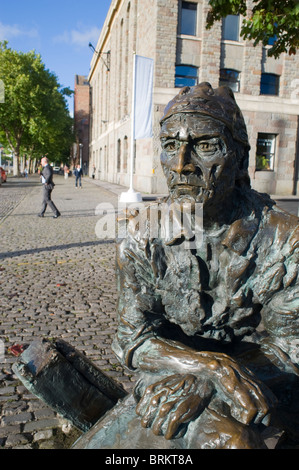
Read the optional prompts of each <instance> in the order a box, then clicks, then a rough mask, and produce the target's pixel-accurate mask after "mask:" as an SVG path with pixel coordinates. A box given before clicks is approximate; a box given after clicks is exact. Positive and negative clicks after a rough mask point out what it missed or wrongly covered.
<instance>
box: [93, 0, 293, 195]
mask: <svg viewBox="0 0 299 470" xmlns="http://www.w3.org/2000/svg"><path fill="white" fill-rule="evenodd" d="M249 6H250V5H249ZM208 9H209V7H208V1H207V0H192V1H183V0H112V2H111V6H110V9H109V11H108V14H107V17H106V20H105V23H104V27H103V29H102V32H101V35H100V38H99V40H98V43H97V45H96V47H95V53H94V55H93V58H92V61H91V69H90V73H89V77H88V80H89V83H90V87H91V131H90V159H91V161H92V164H94V165H95V167H96V178H99V179H102V180H105V181H109V182H113V183H117V184H122V185H124V186H129V181H130V175H129V168H130V163H129V162H130V158H131V155H130V139H131V137H130V136H131V119H130V117H131V102H132V82H133V80H132V74H133V72H132V71H133V66H132V63H133V53H134V52H135V53H136V54H138V55H141V56H144V57H148V58H152V59H154V64H155V65H154V87H153V109H152V119H153V137H152V138H147V139H141V140H136V143H135V151H134V156H133V159H134V179H133V181H134V189H135V190H137V191H142V192H145V193H164V192H165V191H166V185H165V181H164V177H163V175H162V170H161V168H160V163H159V155H160V144H159V120H160V118H161V116H162V113H163V110H164V108H165V106H166V104H167V103H168V102H169V101H170V99H172V98H173V97H174V96H175V95H176V94H177V93H178V92H179V88H180V87H182V86H185V85H194V84H196V83H200V82H203V81H208V82H210V83H211V85H212V86H213V87H217V86H219V85H221V84H226V85H229V86H230V87H231V88H232V89H233V90H234V91H235V96H236V100H237V102H238V104H239V106H240V108H241V109H242V111H243V114H244V117H245V120H246V124H247V128H248V133H249V139H250V144H251V151H250V176H251V180H252V186H253V187H254V188H255V189H257V190H259V191H262V192H268V193H270V194H285V195H292V194H297V193H298V191H299V184H298V169H299V168H298V167H299V156H298V134H299V133H298V114H299V112H298V108H299V74H298V71H299V57H298V55H297V56H289V55H287V54H282V55H281V56H280V57H279V58H278V59H276V60H275V59H274V58H269V57H268V56H267V47H268V46H266V47H263V46H257V47H253V44H252V43H250V42H245V41H243V40H242V39H241V38H240V23H241V18H240V17H239V16H233V15H231V16H228V17H227V18H226V19H225V20H223V21H222V22H218V23H217V24H215V25H214V26H213V28H212V29H211V30H206V28H205V22H206V16H207V12H208ZM91 166H92V165H90V172H91Z"/></svg>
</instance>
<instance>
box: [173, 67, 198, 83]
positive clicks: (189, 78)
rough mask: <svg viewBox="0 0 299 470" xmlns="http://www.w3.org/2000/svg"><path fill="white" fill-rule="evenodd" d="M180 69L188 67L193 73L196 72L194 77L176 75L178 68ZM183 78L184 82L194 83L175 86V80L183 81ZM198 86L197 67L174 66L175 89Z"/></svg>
mask: <svg viewBox="0 0 299 470" xmlns="http://www.w3.org/2000/svg"><path fill="white" fill-rule="evenodd" d="M179 67H181V68H183V67H190V69H193V70H194V72H195V71H196V75H186V74H184V75H183V74H178V68H179ZM183 78H185V79H186V80H194V83H185V84H182V85H178V84H177V79H183ZM194 85H198V67H197V66H196V65H190V64H177V65H176V66H175V88H184V87H185V86H194Z"/></svg>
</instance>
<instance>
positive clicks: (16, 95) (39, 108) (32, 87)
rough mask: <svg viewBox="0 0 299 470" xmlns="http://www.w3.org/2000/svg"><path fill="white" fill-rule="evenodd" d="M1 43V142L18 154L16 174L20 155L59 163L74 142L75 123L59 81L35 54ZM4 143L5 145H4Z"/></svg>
mask: <svg viewBox="0 0 299 470" xmlns="http://www.w3.org/2000/svg"><path fill="white" fill-rule="evenodd" d="M7 44H8V43H7V42H6V41H4V42H0V80H2V82H3V83H4V88H5V102H4V103H2V104H0V140H1V141H2V140H6V142H7V143H8V144H9V146H10V148H11V149H12V151H13V152H14V154H15V159H16V162H17V172H18V173H19V166H20V165H19V161H20V154H21V152H22V153H23V154H24V153H26V154H27V155H30V156H31V157H32V156H35V157H36V156H38V158H40V157H41V155H42V154H45V153H47V154H49V155H51V157H52V156H53V161H59V160H60V158H61V156H62V155H64V154H65V151H66V148H68V149H69V148H70V145H71V143H72V141H73V135H72V134H73V132H72V124H73V122H72V119H71V117H70V115H69V112H68V109H67V104H66V99H65V96H66V95H67V94H70V93H71V92H70V90H68V89H63V90H61V89H60V85H59V83H58V81H57V77H56V76H55V75H54V74H53V73H51V72H50V71H49V70H47V69H46V68H45V65H44V64H43V62H42V60H41V57H40V55H38V54H36V53H35V52H34V51H30V52H27V53H22V52H17V51H15V50H12V49H10V48H8V46H7ZM4 143H5V142H4Z"/></svg>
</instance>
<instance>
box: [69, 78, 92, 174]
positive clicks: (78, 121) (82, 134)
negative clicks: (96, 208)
mask: <svg viewBox="0 0 299 470" xmlns="http://www.w3.org/2000/svg"><path fill="white" fill-rule="evenodd" d="M89 111H90V87H89V83H88V80H87V77H84V76H82V75H76V77H75V93H74V127H75V137H76V142H75V144H74V149H73V159H74V162H73V163H74V165H76V164H78V163H80V164H81V165H82V168H83V171H84V173H85V174H88V171H89Z"/></svg>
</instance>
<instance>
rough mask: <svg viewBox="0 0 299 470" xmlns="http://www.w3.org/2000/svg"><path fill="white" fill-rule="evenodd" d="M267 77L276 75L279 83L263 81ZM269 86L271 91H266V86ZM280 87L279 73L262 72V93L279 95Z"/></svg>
mask: <svg viewBox="0 0 299 470" xmlns="http://www.w3.org/2000/svg"><path fill="white" fill-rule="evenodd" d="M265 77H268V78H270V77H275V78H276V79H277V83H275V84H271V83H268V84H266V83H265V82H264V83H263V78H265ZM266 86H269V87H270V92H268V93H265V87H266ZM272 87H275V93H271V88H272ZM279 88H280V75H277V74H275V73H266V72H262V74H261V82H260V95H270V96H279Z"/></svg>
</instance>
